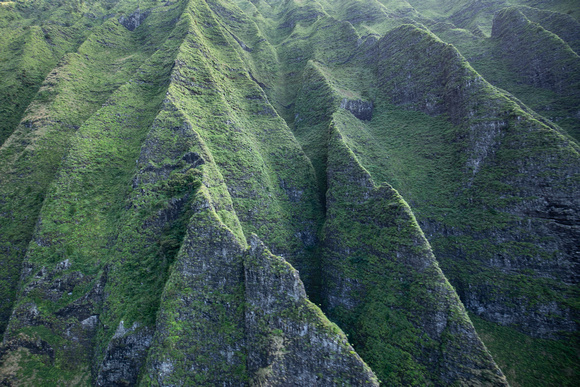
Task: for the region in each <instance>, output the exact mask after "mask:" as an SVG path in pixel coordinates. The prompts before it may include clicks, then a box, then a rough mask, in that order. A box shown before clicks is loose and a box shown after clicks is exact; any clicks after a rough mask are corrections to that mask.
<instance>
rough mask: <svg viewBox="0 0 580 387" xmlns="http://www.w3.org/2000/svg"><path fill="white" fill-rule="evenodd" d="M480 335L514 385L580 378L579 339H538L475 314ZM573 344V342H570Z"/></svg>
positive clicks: (558, 382)
mask: <svg viewBox="0 0 580 387" xmlns="http://www.w3.org/2000/svg"><path fill="white" fill-rule="evenodd" d="M470 317H471V321H473V325H474V326H475V328H476V329H477V332H478V333H479V336H480V337H481V339H482V340H483V342H484V343H485V345H486V346H487V348H488V349H489V350H490V351H491V352H492V353H493V356H494V359H495V361H496V362H497V363H498V365H499V366H500V367H501V369H502V370H503V372H504V373H505V374H506V376H507V377H508V379H509V380H510V384H511V385H512V386H552V385H560V386H573V385H575V384H576V381H577V380H578V372H579V370H578V353H577V351H576V349H577V348H578V342H577V341H575V340H577V338H572V339H571V340H572V342H571V343H565V342H561V341H553V340H542V339H534V338H531V337H529V336H527V335H524V334H522V333H520V332H518V331H516V330H515V329H512V328H508V327H501V326H497V325H495V324H492V323H489V322H487V321H485V320H483V319H481V318H479V317H477V316H474V315H471V316H470ZM570 344H571V345H570Z"/></svg>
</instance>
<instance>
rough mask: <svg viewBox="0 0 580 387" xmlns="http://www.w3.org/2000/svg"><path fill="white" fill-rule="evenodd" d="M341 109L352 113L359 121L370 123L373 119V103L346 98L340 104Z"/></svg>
mask: <svg viewBox="0 0 580 387" xmlns="http://www.w3.org/2000/svg"><path fill="white" fill-rule="evenodd" d="M340 107H341V108H342V109H346V110H348V111H349V112H351V113H352V114H353V115H354V116H355V117H356V118H358V119H359V120H364V121H370V120H371V119H372V118H373V103H372V102H366V101H362V100H360V99H357V100H349V99H346V98H344V99H343V100H342V101H341V102H340Z"/></svg>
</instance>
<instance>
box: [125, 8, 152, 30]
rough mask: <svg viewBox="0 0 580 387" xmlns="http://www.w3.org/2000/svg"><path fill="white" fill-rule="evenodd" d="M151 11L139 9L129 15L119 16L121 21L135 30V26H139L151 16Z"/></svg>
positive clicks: (128, 27) (127, 27) (126, 26)
mask: <svg viewBox="0 0 580 387" xmlns="http://www.w3.org/2000/svg"><path fill="white" fill-rule="evenodd" d="M150 13H151V11H144V12H141V10H140V9H137V10H136V11H135V12H133V13H132V14H130V15H129V16H121V17H120V18H119V23H121V24H122V25H123V27H125V28H126V29H128V30H129V31H134V30H135V28H137V27H139V26H140V25H141V23H143V21H144V20H145V19H146V18H147V16H149V14H150Z"/></svg>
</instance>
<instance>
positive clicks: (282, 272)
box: [244, 237, 378, 386]
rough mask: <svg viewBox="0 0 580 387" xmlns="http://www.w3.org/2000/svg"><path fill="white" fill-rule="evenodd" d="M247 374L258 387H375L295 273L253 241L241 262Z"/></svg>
mask: <svg viewBox="0 0 580 387" xmlns="http://www.w3.org/2000/svg"><path fill="white" fill-rule="evenodd" d="M244 273H245V287H246V301H247V303H248V306H247V309H246V313H245V320H246V332H248V333H247V340H248V343H253V345H251V346H250V348H249V354H248V371H249V372H250V374H251V375H254V376H253V383H254V384H256V385H275V386H278V385H279V386H282V385H322V386H326V385H335V384H346V385H353V386H356V385H365V386H366V385H370V386H373V385H378V381H377V378H376V377H375V376H374V374H373V373H372V371H371V370H370V369H369V368H368V367H367V366H366V364H364V362H363V361H362V359H361V358H360V357H359V356H358V354H356V352H354V348H353V347H352V346H351V345H350V344H349V343H348V340H347V337H346V335H344V333H342V331H341V330H340V328H338V327H337V326H336V325H335V324H333V323H331V322H330V321H328V320H327V319H326V317H324V315H323V314H322V312H321V311H320V309H318V307H316V306H315V305H314V304H312V303H311V302H309V301H308V299H307V296H306V292H305V291H304V286H303V285H302V283H301V281H300V278H299V276H298V272H297V271H296V270H295V269H294V268H292V266H290V265H289V264H288V263H287V262H285V261H284V260H283V259H282V258H280V257H276V256H274V255H272V254H271V253H270V252H269V251H268V249H267V248H266V247H265V246H264V245H263V244H262V243H261V242H260V241H259V240H258V239H257V238H256V237H252V238H251V239H250V249H249V251H248V254H247V258H246V259H245V263H244Z"/></svg>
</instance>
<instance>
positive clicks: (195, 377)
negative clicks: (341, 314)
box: [143, 197, 378, 386]
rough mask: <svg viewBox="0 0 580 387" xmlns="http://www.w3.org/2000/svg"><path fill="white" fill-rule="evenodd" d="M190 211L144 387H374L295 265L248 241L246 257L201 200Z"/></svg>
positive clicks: (235, 240) (365, 370) (370, 375)
mask: <svg viewBox="0 0 580 387" xmlns="http://www.w3.org/2000/svg"><path fill="white" fill-rule="evenodd" d="M205 200H207V199H205ZM196 211H197V214H196V215H194V216H193V217H192V220H191V222H190V228H189V230H188V236H187V237H186V242H185V245H184V248H183V249H182V251H181V253H180V255H179V257H178V262H177V263H176V265H175V267H174V270H173V273H172V275H171V278H170V279H169V281H168V283H167V285H166V288H165V293H164V296H163V300H162V307H161V311H160V315H159V318H158V320H157V328H156V333H155V339H154V343H153V346H152V348H151V352H150V355H149V360H148V364H147V371H146V372H147V376H146V377H145V379H144V381H143V383H145V384H147V385H149V384H156V383H158V384H161V385H166V384H186V385H188V384H192V383H195V384H196V385H216V384H220V385H222V384H223V385H247V381H248V380H250V381H251V384H258V385H264V384H265V385H273V386H283V385H295V384H296V385H333V384H335V383H348V384H351V385H363V384H364V385H378V382H377V380H376V377H375V376H374V374H373V373H372V372H371V371H370V369H369V368H368V367H367V366H366V365H365V364H364V362H363V361H362V360H361V359H360V357H359V356H358V355H357V354H356V352H354V349H353V348H352V347H351V346H350V345H349V344H348V341H347V339H346V336H345V335H344V334H343V333H342V331H341V330H340V329H339V328H338V327H337V326H335V325H334V324H332V323H330V322H329V321H328V320H327V319H326V317H324V315H322V313H321V312H320V310H319V309H318V308H317V307H316V306H315V305H314V304H312V303H310V302H309V301H308V300H307V298H306V293H305V291H304V286H303V285H302V282H301V281H300V279H299V277H298V272H297V271H296V270H295V269H294V268H292V266H290V265H289V264H288V263H287V262H286V261H285V260H284V259H282V258H281V257H276V256H274V255H272V254H271V253H270V252H269V251H268V249H267V248H266V247H265V246H264V245H263V244H262V243H261V242H260V241H259V240H258V239H257V238H256V237H255V236H254V237H252V238H251V240H250V248H249V249H248V250H246V249H245V248H244V247H243V245H242V244H241V242H240V241H239V240H237V239H236V237H235V236H234V235H233V234H232V233H231V232H230V231H229V230H228V229H227V228H226V227H225V226H224V225H223V224H220V222H219V219H217V217H216V216H215V213H213V210H212V208H211V204H210V203H209V202H205V203H204V199H202V198H201V197H200V202H199V203H198V206H197V210H196ZM183 332H187V334H186V335H185V334H183Z"/></svg>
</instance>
